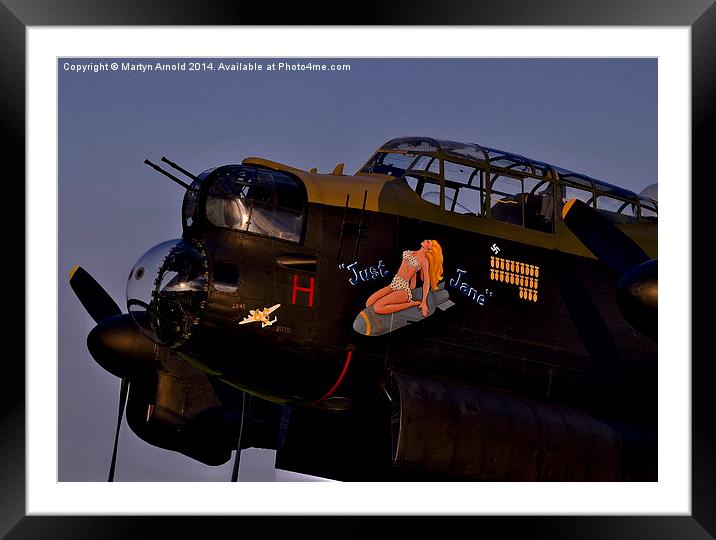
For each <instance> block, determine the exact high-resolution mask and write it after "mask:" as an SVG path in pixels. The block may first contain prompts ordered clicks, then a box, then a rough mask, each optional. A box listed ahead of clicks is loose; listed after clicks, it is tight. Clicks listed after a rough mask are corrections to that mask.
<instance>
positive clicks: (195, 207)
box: [183, 165, 306, 242]
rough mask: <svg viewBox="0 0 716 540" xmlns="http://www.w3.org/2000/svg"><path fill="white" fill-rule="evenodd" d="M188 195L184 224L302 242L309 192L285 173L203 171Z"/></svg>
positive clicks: (241, 167) (225, 168) (239, 167)
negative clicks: (203, 225) (200, 223)
mask: <svg viewBox="0 0 716 540" xmlns="http://www.w3.org/2000/svg"><path fill="white" fill-rule="evenodd" d="M199 180H200V181H199V182H195V183H196V184H197V185H196V186H194V185H193V187H196V188H197V189H199V191H198V192H196V191H195V192H192V191H187V194H186V196H185V198H184V207H183V220H184V226H185V227H191V226H192V225H193V224H194V223H195V222H196V221H197V219H198V220H199V221H201V222H204V223H208V224H209V225H213V226H215V227H220V228H224V229H230V230H234V231H246V232H250V233H254V234H260V235H264V236H269V237H271V238H278V239H280V240H286V241H289V242H299V241H300V240H301V233H302V230H303V221H304V216H305V207H306V194H305V188H304V186H303V184H301V182H300V181H298V180H296V179H295V178H293V177H292V176H289V175H288V174H286V173H283V172H279V171H273V170H266V169H261V168H258V167H251V166H245V165H225V166H222V167H217V168H215V169H210V170H208V171H205V172H204V173H202V174H201V175H200V176H199Z"/></svg>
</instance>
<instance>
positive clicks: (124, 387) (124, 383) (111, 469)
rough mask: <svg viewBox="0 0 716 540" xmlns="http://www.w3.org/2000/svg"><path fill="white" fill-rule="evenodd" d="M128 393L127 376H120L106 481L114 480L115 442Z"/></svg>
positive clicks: (117, 439)
mask: <svg viewBox="0 0 716 540" xmlns="http://www.w3.org/2000/svg"><path fill="white" fill-rule="evenodd" d="M128 393H129V377H123V378H122V386H121V387H120V389H119V409H118V412H117V430H116V431H115V433H114V449H113V450H112V462H111V463H110V465H109V478H108V479H107V482H114V469H115V467H116V465H117V444H118V443H119V430H120V428H121V427H122V417H123V416H124V406H125V405H126V404H127V394H128Z"/></svg>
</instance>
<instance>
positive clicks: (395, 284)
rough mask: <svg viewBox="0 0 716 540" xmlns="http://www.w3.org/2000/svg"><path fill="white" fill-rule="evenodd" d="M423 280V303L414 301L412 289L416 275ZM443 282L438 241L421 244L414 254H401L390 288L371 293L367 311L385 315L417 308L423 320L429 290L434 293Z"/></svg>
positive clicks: (426, 313) (406, 252)
mask: <svg viewBox="0 0 716 540" xmlns="http://www.w3.org/2000/svg"><path fill="white" fill-rule="evenodd" d="M418 272H420V277H421V279H422V280H423V294H422V301H419V300H413V295H412V293H411V289H414V288H415V286H416V281H417V274H418ZM442 278H443V250H442V247H441V246H440V244H438V242H437V240H423V241H422V242H421V244H420V249H418V250H417V251H410V250H406V251H403V260H402V261H401V263H400V268H399V269H398V272H397V273H396V274H395V276H394V277H393V280H392V281H391V282H390V285H388V286H387V287H383V288H382V289H380V290H378V291H376V292H374V293H373V294H372V295H371V296H370V298H368V301H367V302H366V303H365V305H366V307H371V306H372V307H373V310H374V311H375V312H376V313H378V314H380V315H387V314H389V313H395V312H397V311H402V310H404V309H408V308H410V307H415V306H419V308H420V311H421V313H422V314H423V317H426V316H427V315H428V305H427V297H428V292H430V289H431V288H432V289H433V290H437V288H438V283H439V282H440V281H441V280H442Z"/></svg>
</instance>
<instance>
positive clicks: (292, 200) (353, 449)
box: [70, 137, 658, 481]
mask: <svg viewBox="0 0 716 540" xmlns="http://www.w3.org/2000/svg"><path fill="white" fill-rule="evenodd" d="M161 161H162V162H163V163H165V164H167V165H168V167H169V168H170V169H171V170H172V172H170V171H169V170H167V169H166V168H164V167H161V166H159V165H157V164H155V163H153V162H151V161H149V160H145V163H147V164H148V165H149V166H151V167H152V168H154V169H155V170H157V171H158V172H160V173H161V174H163V175H164V176H166V177H168V178H170V179H171V180H173V181H174V182H176V183H177V184H179V185H180V186H182V188H183V189H185V194H184V198H183V204H182V208H181V220H182V230H183V234H182V237H181V238H179V239H174V240H169V241H166V242H163V243H161V244H159V245H157V246H155V247H153V248H151V249H149V250H148V251H147V252H146V254H145V255H143V256H142V257H141V258H140V259H139V260H138V261H137V262H136V263H135V264H134V266H133V267H132V268H131V270H130V272H129V276H128V282H127V299H126V306H127V313H122V310H121V309H120V308H119V306H118V305H117V304H116V303H115V301H114V300H113V299H112V298H111V297H110V296H109V295H108V294H107V293H106V292H105V291H104V289H103V288H102V287H101V286H100V285H99V284H98V283H97V281H96V280H95V279H94V278H92V276H91V275H90V274H89V273H88V272H87V271H86V270H84V269H83V268H81V267H75V268H73V269H72V270H71V272H70V284H71V286H72V288H73V290H74V291H75V293H76V294H77V296H78V298H79V299H80V301H81V302H82V304H83V305H84V306H85V308H86V309H87V311H88V313H89V315H90V316H91V317H92V318H93V319H94V321H95V322H96V326H95V327H94V328H93V329H92V330H91V331H90V332H89V336H88V339H87V343H88V348H89V351H90V353H91V355H92V356H93V358H94V359H95V360H96V361H97V362H98V363H99V364H100V365H101V366H102V367H104V368H105V369H106V370H107V371H109V372H110V373H112V374H114V375H116V376H117V377H119V378H120V380H121V385H120V400H119V403H120V405H119V413H118V419H117V428H116V437H115V445H114V452H113V455H112V459H111V464H110V473H109V479H110V480H112V479H113V477H114V470H115V466H116V457H117V456H116V454H117V437H118V436H119V431H120V426H121V423H122V419H123V416H124V410H125V406H126V418H127V423H128V424H129V427H130V428H131V429H132V430H133V431H134V432H135V433H136V434H137V435H138V436H139V437H140V438H142V439H143V440H144V441H146V442H148V443H149V444H152V445H155V446H158V447H161V448H165V449H168V450H172V451H176V452H181V453H182V454H185V455H186V456H189V457H191V458H193V459H195V460H198V461H200V462H202V463H205V464H207V465H220V464H224V463H226V462H228V461H229V460H230V459H231V455H232V452H233V451H236V450H237V449H238V450H240V449H242V448H248V447H257V448H270V449H275V450H277V453H276V466H277V467H280V468H281V469H285V470H289V471H295V472H299V473H304V474H310V475H314V476H321V477H325V478H331V479H336V480H342V481H351V480H361V481H366V480H374V481H386V480H396V481H410V480H472V481H655V480H656V479H657V478H656V471H657V467H656V464H657V452H656V441H657V428H656V426H657V289H658V287H657V261H656V257H657V201H656V200H655V199H653V198H650V197H648V196H646V195H645V194H644V193H646V192H643V194H636V193H633V192H631V191H629V190H626V189H623V188H620V187H618V186H616V185H612V184H609V183H606V182H603V181H600V180H596V179H594V178H591V177H589V176H586V175H583V174H579V173H576V172H573V171H569V170H566V169H563V168H560V167H557V166H554V165H550V164H548V163H544V162H541V161H536V160H533V159H530V158H527V157H524V156H521V155H517V154H514V153H509V152H504V151H500V150H495V149H492V148H487V147H484V146H480V145H478V144H473V143H461V142H455V141H446V140H436V139H432V138H428V137H402V138H397V139H393V140H390V141H388V142H386V143H385V144H384V145H382V146H381V147H380V148H379V149H378V150H377V151H376V152H375V153H374V154H373V155H372V156H371V157H370V159H368V161H367V162H366V163H365V164H364V165H363V166H362V167H361V168H360V169H359V170H358V171H357V172H356V173H355V174H353V175H347V174H344V172H343V164H339V165H337V166H336V167H335V169H334V170H333V171H332V172H330V173H328V174H324V173H319V172H318V171H317V170H316V169H311V170H310V171H305V170H301V169H298V168H294V167H291V166H288V165H284V164H281V163H278V162H275V161H271V160H268V159H263V158H256V157H248V158H246V159H243V161H242V162H241V163H240V164H229V165H222V166H218V167H213V168H210V169H207V170H205V171H204V172H202V173H200V174H194V173H192V172H190V171H188V170H186V169H185V168H183V167H182V166H180V165H178V164H177V163H174V162H173V161H171V160H169V159H167V158H166V157H162V158H161ZM177 175H179V176H177ZM180 176H181V178H180ZM239 456H240V451H237V452H236V458H235V459H237V460H238V459H239ZM237 464H238V462H236V463H235V467H234V474H233V475H232V480H236V470H237Z"/></svg>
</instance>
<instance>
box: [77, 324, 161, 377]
mask: <svg viewBox="0 0 716 540" xmlns="http://www.w3.org/2000/svg"><path fill="white" fill-rule="evenodd" d="M87 348H88V349H89V352H90V354H91V355H92V358H94V359H95V361H96V362H97V363H98V364H99V365H100V366H102V367H103V368H104V369H106V370H107V371H109V372H110V373H111V374H112V375H116V376H117V377H120V378H121V377H126V376H128V375H131V374H133V373H136V372H137V371H138V370H140V369H141V368H142V367H143V366H150V365H151V363H152V359H153V358H154V344H153V343H152V342H151V341H150V340H149V339H148V338H147V337H146V336H144V334H142V332H141V331H140V330H139V328H138V327H137V325H136V324H135V323H134V320H133V319H132V316H130V315H127V314H123V315H117V316H115V317H110V318H109V319H106V320H104V321H102V322H101V323H99V324H98V325H97V326H95V327H94V328H93V329H92V331H91V332H90V333H89V335H88V336H87Z"/></svg>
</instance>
